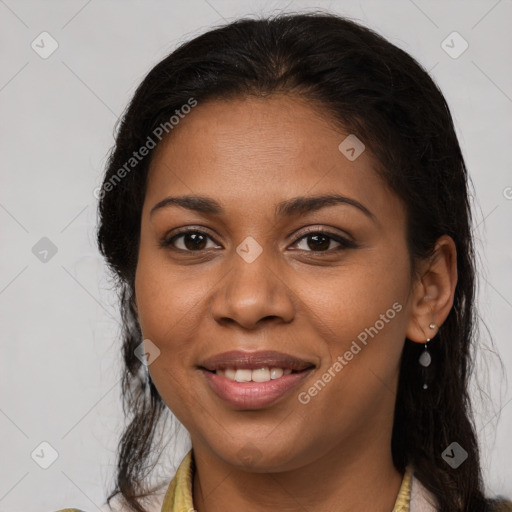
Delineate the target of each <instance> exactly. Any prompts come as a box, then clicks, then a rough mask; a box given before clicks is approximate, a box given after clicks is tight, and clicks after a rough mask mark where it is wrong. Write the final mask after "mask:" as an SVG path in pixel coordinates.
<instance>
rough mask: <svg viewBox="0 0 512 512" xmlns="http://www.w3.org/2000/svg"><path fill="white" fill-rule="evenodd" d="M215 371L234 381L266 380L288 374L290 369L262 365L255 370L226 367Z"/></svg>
mask: <svg viewBox="0 0 512 512" xmlns="http://www.w3.org/2000/svg"><path fill="white" fill-rule="evenodd" d="M216 373H217V375H220V376H223V377H226V378H227V379H229V380H233V381H236V382H251V381H252V382H268V381H269V380H274V379H279V378H280V377H282V376H283V375H290V373H292V371H291V370H290V369H289V368H286V369H283V368H268V367H264V368H258V369H256V370H249V369H237V370H235V369H234V368H226V369H225V370H217V371H216Z"/></svg>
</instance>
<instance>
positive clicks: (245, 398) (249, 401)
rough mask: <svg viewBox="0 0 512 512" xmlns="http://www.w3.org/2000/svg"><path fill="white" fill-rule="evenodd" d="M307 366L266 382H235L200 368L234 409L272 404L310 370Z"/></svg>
mask: <svg viewBox="0 0 512 512" xmlns="http://www.w3.org/2000/svg"><path fill="white" fill-rule="evenodd" d="M312 371H313V368H309V369H306V370H303V371H300V372H298V373H290V374H288V375H283V376H282V377H279V378H278V379H274V380H269V381H267V382H253V381H251V382H236V381H233V380H230V379H228V378H227V377H224V376H223V375H217V374H216V373H214V372H211V371H208V370H206V369H204V368H201V373H202V374H203V375H204V376H205V378H206V380H207V382H208V384H209V386H210V388H211V389H212V390H213V392H214V393H215V394H216V395H217V396H218V397H219V398H221V399H222V400H224V402H226V403H227V404H229V405H231V406H232V407H234V408H235V409H253V410H254V409H263V408H265V407H269V406H271V405H273V404H274V403H275V402H277V401H278V400H280V399H282V398H283V397H284V396H285V395H287V394H289V393H290V392H291V391H292V390H293V389H294V388H296V387H297V386H298V385H299V384H300V383H301V382H302V381H303V380H304V379H305V378H306V377H307V376H308V375H309V374H310V373H311V372H312Z"/></svg>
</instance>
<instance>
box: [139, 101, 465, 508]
mask: <svg viewBox="0 0 512 512" xmlns="http://www.w3.org/2000/svg"><path fill="white" fill-rule="evenodd" d="M347 135H348V133H342V132H341V131H340V130H339V129H336V128H335V126H334V124H333V123H329V122H328V114H326V113H325V112H324V111H323V110H322V109H319V108H317V107H314V106H313V105H312V104H308V103H307V102H305V101H304V100H301V99H299V98H297V97H293V96H287V95H273V96H269V97H265V98H255V97H251V98H242V99H236V100H229V101H227V100H226V101H220V100H219V101H210V102H205V103H200V104H199V105H198V106H197V107H196V108H195V109H194V110H193V111H192V112H191V113H190V114H188V115H187V116H186V117H185V118H184V119H183V120H181V121H180V124H179V125H178V126H177V127H176V128H175V129H174V130H173V132H171V134H170V137H169V138H168V139H166V140H164V141H163V142H162V143H161V145H160V146H159V147H158V148H157V150H156V153H155V155H154V157H153V160H152V164H151V168H150V172H149V175H148V187H147V192H146V198H145V203H144V208H143V212H142V219H141V239H140V249H139V259H138V266H137V272H136V305H137V309H138V314H139V319H140V324H141V328H142V331H143V335H144V338H145V339H149V340H151V342H152V343H154V344H155V345H156V346H157V347H158V349H159V350H160V354H159V355H158V357H157V358H156V359H155V360H154V362H153V363H151V365H150V366H149V370H150V372H151V377H152V379H153V381H154V383H155V385H156V387H157V389H158V391H159V393H160V395H161V396H162V398H163V400H164V401H165V403H166V404H167V406H168V407H169V408H170V409H171V410H172V412H173V413H174V414H175V415H176V416H177V418H178V419H179V420H180V421H181V422H182V423H183V425H184V426H185V427H186V428H187V430H188V431H189V433H190V436H191V440H192V446H193V448H194V457H195V461H196V466H197V470H196V473H195V476H194V481H193V500H194V506H195V508H196V510H198V511H199V512H213V511H218V510H223V511H226V512H230V511H239V510H244V511H249V512H251V511H256V510H258V511H261V510H269V509H271V508H274V507H275V509H278V510H308V511H335V510H336V511H338V512H348V511H354V510H376V511H382V512H385V511H391V510H392V508H393V505H394V503H395V500H396V496H397V493H398V490H399V487H400V484H401V481H402V476H403V475H402V474H400V473H399V472H398V471H397V470H396V469H395V468H394V466H393V464H392V457H391V445H390V443H391V432H392V426H393V411H394V405H395V394H396V388H397V382H398V370H399V359H400V354H401V351H402V348H403V344H404V341H405V337H408V338H409V339H410V340H412V341H415V342H418V343H424V342H425V340H426V338H433V337H434V336H435V333H436V332H437V329H438V328H439V326H440V325H441V324H442V322H443V321H444V320H445V319H446V317H447V315H448V313H449V311H450V308H451V306H452V304H453V293H454V289H455V285H456V280H457V273H456V258H455V256H456V253H455V246H454V243H453V241H452V239H451V238H449V237H447V236H445V237H442V238H441V239H440V240H439V241H438V245H437V250H436V252H435V254H434V256H433V257H432V259H431V260H429V261H425V262H422V263H421V265H420V267H419V268H418V270H419V276H418V278H414V279H412V278H411V274H410V263H409V254H408V251H407V246H406V240H405V226H406V224H405V222H406V218H405V211H404V209H403V206H402V203H401V201H400V199H399V198H398V197H397V196H396V195H395V194H394V193H393V192H392V191H390V190H389V189H388V187H386V185H385V183H384V182H383V181H382V180H381V178H380V177H379V176H378V175H377V174H376V172H375V171H374V170H373V169H374V168H375V162H374V161H373V160H372V157H371V155H370V151H369V150H368V149H367V150H366V151H364V152H363V153H362V154H361V155H360V156H359V157H358V158H357V159H356V160H354V161H349V160H348V159H347V158H346V157H345V156H344V155H343V154H342V153H341V152H340V151H339V150H338V145H339V144H340V142H342V141H343V140H344V138H345V137H346V136H347ZM333 193H337V194H340V195H343V196H346V197H349V198H352V199H355V200H357V201H359V202H360V203H362V204H363V205H364V206H365V207H366V208H367V209H368V210H370V211H371V212H372V214H373V216H374V218H373V219H372V218H370V217H368V216H366V215H365V214H364V213H363V212H362V211H361V210H360V209H358V208H356V207H354V206H351V205H346V204H345V205H344V204H337V205H333V206H329V207H324V208H322V209H320V210H318V211H314V212H310V213H301V214H300V215H297V216H293V217H290V218H280V217H275V216H274V207H275V205H276V204H277V203H279V202H281V201H284V200H287V199H291V198H294V197H297V196H312V195H319V194H333ZM182 195H204V196H208V197H211V198H213V199H215V200H217V201H218V202H219V203H220V204H221V205H222V207H223V208H224V213H223V214H221V215H209V214H203V213H197V212H194V211H190V210H187V209H184V208H181V207H177V206H168V207H164V208H159V209H157V210H155V211H154V213H153V214H152V215H150V211H151V209H152V208H153V207H154V205H155V204H157V203H158V202H159V201H161V200H163V199H165V198H166V197H167V196H182ZM185 227H186V228H191V229H196V230H201V231H203V232H204V233H206V235H208V236H209V237H210V238H206V239H203V240H204V242H203V244H202V245H201V244H199V247H200V249H201V250H198V249H195V248H194V247H197V245H194V242H193V239H192V242H191V238H190V237H187V236H182V237H179V238H178V239H175V240H174V246H175V249H174V250H173V248H172V247H173V246H172V245H169V246H167V247H163V246H161V245H160V241H161V240H164V239H167V240H169V239H170V238H171V237H172V236H173V235H174V234H176V232H177V230H178V228H185ZM307 230H312V231H313V232H318V231H320V232H326V231H327V232H330V233H332V234H334V235H339V236H341V237H345V238H348V239H349V240H352V241H353V242H354V243H355V244H356V245H357V247H356V248H343V246H341V245H340V244H339V243H338V242H337V241H336V240H334V239H333V240H330V241H329V239H321V240H320V241H317V242H315V240H312V239H311V237H309V238H308V237H306V238H303V237H304V235H305V234H306V231H307ZM248 236H251V237H252V238H254V240H256V241H257V243H258V244H259V246H260V247H261V249H262V252H261V254H260V255H259V256H258V257H257V258H256V259H255V260H254V261H252V262H251V263H248V262H247V261H245V260H244V259H243V258H242V257H241V256H240V255H239V254H238V253H237V251H236V249H237V247H238V246H239V245H240V244H241V243H242V242H243V241H244V240H245V238H246V237H248ZM179 249H182V250H181V251H180V250H179ZM187 250H188V252H186V251H187ZM394 303H398V304H400V305H401V306H402V308H401V311H400V312H398V313H397V314H396V315H395V316H394V318H393V319H391V320H389V321H388V322H385V323H384V327H383V328H381V329H380V330H379V331H378V334H377V335H374V337H373V338H371V337H369V338H368V343H367V345H366V346H363V345H361V344H360V345H361V346H362V350H361V351H360V352H359V353H357V354H356V355H354V357H353V359H352V360H351V361H348V362H347V364H346V365H345V366H344V367H343V369H342V370H341V371H339V372H337V373H336V376H335V377H333V378H332V379H331V381H330V382H329V383H328V384H327V385H326V386H325V387H324V388H323V389H322V390H321V391H320V392H318V394H317V395H316V396H314V397H312V398H311V400H310V401H309V403H307V404H303V403H300V401H299V400H298V398H297V395H298V393H299V392H301V391H307V390H308V389H309V388H310V387H311V386H312V385H313V384H314V383H315V382H316V381H317V380H318V379H319V378H320V377H321V376H322V374H324V373H325V372H327V371H328V370H329V368H332V366H333V363H334V362H335V361H336V360H337V357H338V356H343V354H345V352H346V351H347V350H348V349H349V348H350V346H351V344H352V342H353V340H356V339H357V336H358V334H360V333H361V332H362V331H364V330H365V328H368V327H370V326H374V325H375V324H376V321H377V320H379V318H382V317H381V315H383V314H385V313H386V311H387V310H389V309H390V308H392V305H393V304H394ZM432 321H433V322H435V324H436V327H435V329H430V328H429V324H430V323H431V322H432ZM228 350H246V351H258V350H279V351H281V352H285V353H289V354H292V355H294V356H297V357H300V358H302V359H306V360H308V361H311V362H313V363H314V364H315V365H316V368H315V370H314V371H313V372H312V373H311V374H310V375H309V376H308V378H307V379H306V381H304V382H303V383H302V384H301V386H300V389H297V390H294V391H293V392H291V393H289V394H287V395H286V396H285V397H283V398H282V399H280V400H279V401H278V402H276V403H275V404H273V405H271V406H269V407H267V408H265V409H260V410H236V409H234V408H233V407H231V406H229V405H227V404H226V403H225V402H223V401H222V400H221V399H220V398H218V397H217V396H216V395H215V394H214V393H213V392H212V391H211V390H210V388H209V386H208V385H207V382H206V379H205V378H204V375H203V374H202V373H201V372H200V370H199V369H198V368H197V366H198V365H199V364H200V363H201V362H202V361H203V360H204V359H205V358H207V357H210V356H213V355H215V354H218V353H220V352H224V351H228ZM411 428H414V426H413V425H411ZM244 450H245V451H244ZM247 451H249V452H250V453H252V454H253V458H252V460H247V459H244V458H243V457H241V453H246V452H247Z"/></svg>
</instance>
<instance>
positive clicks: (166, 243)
mask: <svg viewBox="0 0 512 512" xmlns="http://www.w3.org/2000/svg"><path fill="white" fill-rule="evenodd" d="M189 233H194V234H200V235H205V236H206V237H207V238H209V239H210V240H212V241H213V242H215V243H216V244H217V242H216V241H215V240H214V239H213V238H212V237H211V236H210V235H208V233H206V232H204V231H201V230H199V229H184V230H182V231H178V233H175V234H174V235H173V236H172V237H170V238H164V239H162V241H161V243H160V245H161V246H162V247H166V248H169V249H172V250H176V251H181V252H190V253H193V252H197V253H200V252H202V251H205V250H206V249H199V250H197V251H193V250H190V249H178V248H177V247H174V246H173V243H174V242H175V241H176V240H177V239H178V238H180V237H182V236H184V235H187V234H189ZM311 235H322V236H325V237H327V238H329V239H331V240H334V241H335V242H338V243H339V244H340V246H339V247H337V248H335V249H327V250H325V251H313V250H309V251H308V250H304V249H298V250H299V251H304V252H311V253H315V254H317V253H318V254H325V253H328V254H331V253H332V252H334V251H337V250H343V249H356V248H357V247H358V245H357V244H356V243H354V242H352V241H351V240H349V239H348V238H344V237H342V236H340V235H337V234H334V233H331V232H329V231H321V230H316V231H314V230H312V231H308V232H307V233H304V234H302V235H301V236H300V237H299V238H297V239H296V240H295V242H294V243H293V245H296V244H297V243H299V242H300V241H301V240H303V239H304V238H307V237H308V236H311ZM217 245H219V244H217Z"/></svg>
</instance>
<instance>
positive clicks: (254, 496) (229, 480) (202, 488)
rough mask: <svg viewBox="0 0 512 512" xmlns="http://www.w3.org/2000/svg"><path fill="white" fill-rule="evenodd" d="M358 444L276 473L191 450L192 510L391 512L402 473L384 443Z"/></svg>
mask: <svg viewBox="0 0 512 512" xmlns="http://www.w3.org/2000/svg"><path fill="white" fill-rule="evenodd" d="M360 441H362V443H360V442H354V439H353V437H351V438H350V442H349V443H344V444H340V445H339V446H336V447H335V448H334V449H332V447H331V449H330V450H329V451H328V452H326V453H324V454H322V455H320V456H319V457H318V458H317V459H315V460H314V461H313V462H311V463H309V464H307V465H305V466H301V467H300V468H297V469H294V470H290V471H285V472H279V473H254V472H250V471H246V470H239V469H238V468H233V466H230V465H227V464H225V463H223V462H222V461H220V460H219V459H216V458H213V457H212V456H211V454H209V453H208V451H207V450H202V449H201V448H202V447H200V448H199V450H196V447H194V452H193V453H194V461H195V464H194V465H195V471H194V478H193V502H194V507H195V509H196V510H197V511H198V512H218V511H219V510H222V511H223V512H235V511H236V512H239V511H240V510H244V512H245V511H246V512H256V511H258V512H259V511H261V510H272V509H274V510H280V511H284V512H286V511H296V510H307V511H309V512H317V511H318V512H320V511H322V512H324V511H326V510H336V511H337V512H349V511H350V512H354V511H363V510H365V511H366V510H375V511H379V512H392V510H393V506H394V504H395V501H396V498H397V495H398V492H399V489H400V486H401V483H402V478H403V475H402V474H400V473H399V472H398V471H397V470H396V469H395V467H394V466H393V463H392V456H391V449H390V442H389V443H383V439H382V437H381V438H379V437H378V436H377V435H375V432H372V436H369V438H368V439H366V440H364V439H361V440H360ZM347 445H349V446H347ZM383 446H386V447H389V448H388V449H383V448H382V447H383ZM196 452H198V454H197V456H196Z"/></svg>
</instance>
